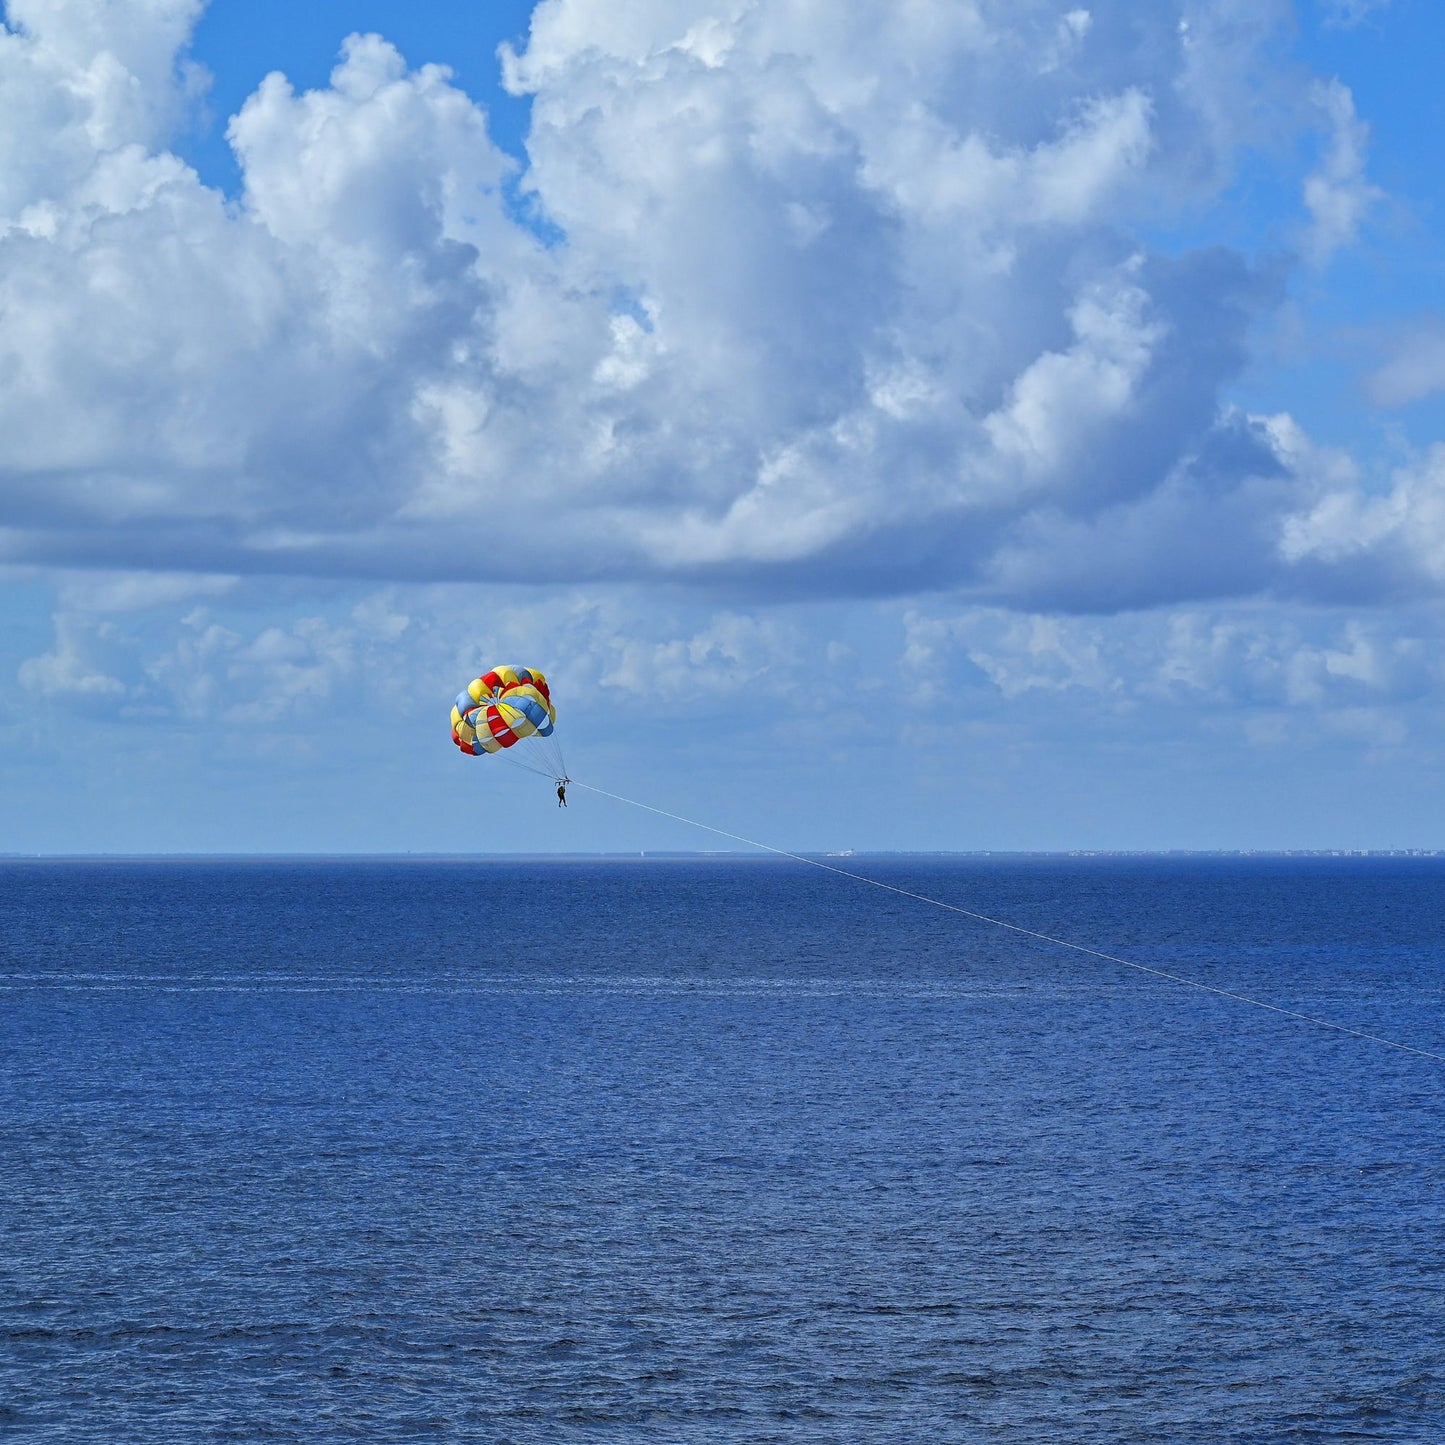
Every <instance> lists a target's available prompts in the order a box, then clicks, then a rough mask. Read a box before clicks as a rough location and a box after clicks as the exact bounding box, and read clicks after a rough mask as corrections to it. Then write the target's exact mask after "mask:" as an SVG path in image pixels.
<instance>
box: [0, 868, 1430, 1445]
mask: <svg viewBox="0 0 1445 1445" xmlns="http://www.w3.org/2000/svg"><path fill="white" fill-rule="evenodd" d="M832 861H834V862H835V863H836V866H838V867H842V868H846V869H849V870H851V871H856V872H858V873H863V874H867V875H869V876H871V877H874V878H876V879H878V880H880V881H883V882H887V883H889V884H891V885H892V886H894V887H897V888H903V889H906V890H909V891H914V892H918V893H923V894H926V895H928V896H930V897H933V898H937V899H939V900H941V901H944V902H948V903H950V904H953V905H955V906H957V907H962V908H967V909H970V910H974V911H978V912H983V913H987V914H990V915H993V916H994V917H997V918H1001V919H1006V920H1008V921H1010V922H1012V923H1015V924H1017V925H1019V926H1021V927H1025V928H1030V929H1035V930H1038V931H1040V932H1044V933H1050V934H1056V935H1058V936H1061V937H1063V938H1067V939H1070V940H1073V941H1075V942H1077V943H1079V944H1082V945H1084V946H1086V947H1090V948H1096V949H1099V950H1102V951H1104V952H1108V953H1111V954H1117V955H1119V956H1120V957H1122V958H1125V959H1129V960H1133V961H1137V962H1138V963H1141V964H1144V965H1148V966H1150V967H1156V968H1161V969H1166V970H1170V971H1173V972H1177V973H1180V974H1185V975H1188V976H1189V977H1191V978H1193V979H1196V980H1198V981H1199V982H1201V983H1206V984H1208V985H1210V986H1212V987H1215V988H1220V989H1225V990H1229V991H1231V992H1237V993H1243V994H1248V995H1250V996H1252V997H1255V998H1258V999H1260V1000H1264V1001H1267V1002H1269V1003H1271V1004H1274V1005H1277V1006H1279V1007H1281V1008H1287V1009H1292V1010H1296V1011H1299V1012H1303V1013H1308V1014H1312V1015H1317V1016H1319V1017H1321V1018H1324V1019H1327V1020H1330V1021H1333V1022H1337V1023H1339V1024H1342V1025H1345V1026H1347V1027H1350V1028H1354V1029H1359V1030H1363V1031H1365V1032H1368V1033H1373V1034H1378V1035H1381V1036H1382V1037H1385V1038H1388V1039H1393V1040H1397V1041H1399V1042H1401V1043H1405V1044H1409V1045H1412V1046H1414V1047H1416V1048H1418V1049H1423V1050H1427V1051H1432V1052H1435V1053H1440V1054H1445V859H1433V858H1420V859H1372V858H1356V859H1348V858H1274V859H1270V858H1172V857H1171V858H1137V857H1135V858H971V857H964V858H909V857H854V858H848V859H844V860H832ZM1442 1095H1445V1063H1441V1062H1439V1061H1437V1060H1433V1059H1430V1058H1426V1057H1422V1056H1420V1055H1415V1054H1409V1053H1406V1052H1403V1051H1401V1050H1398V1049H1394V1048H1390V1047H1388V1046H1386V1045H1384V1044H1381V1043H1377V1042H1372V1041H1370V1040H1368V1039H1362V1038H1359V1037H1356V1036H1353V1035H1349V1034H1344V1033H1340V1032H1337V1031H1332V1030H1330V1029H1327V1028H1324V1027H1321V1026H1319V1025H1315V1024H1309V1023H1305V1022H1301V1021H1299V1020H1296V1019H1293V1018H1290V1017H1287V1016H1284V1015H1281V1014H1278V1013H1273V1012H1269V1011H1267V1010H1264V1009H1260V1008H1257V1007H1253V1006H1251V1005H1249V1004H1247V1003H1242V1002H1239V1001H1236V1000H1232V999H1229V998H1224V997H1221V996H1220V995H1218V994H1213V993H1208V992H1204V991H1202V990H1199V989H1194V988H1189V987H1185V986H1182V985H1180V984H1178V983H1174V982H1170V981H1168V980H1166V979H1162V978H1159V977H1157V976H1154V975H1151V974H1146V973H1142V972H1139V971H1137V970H1132V969H1129V968H1126V967H1122V966H1120V965H1118V964H1116V963H1112V962H1110V961H1108V960H1104V959H1100V958H1097V957H1093V956H1089V955H1085V954H1080V953H1077V952H1071V951H1069V950H1066V949H1061V948H1058V947H1056V946H1053V945H1048V944H1045V943H1042V942H1039V941H1037V940H1034V939H1030V938H1028V937H1025V936H1022V935H1020V934H1015V933H1010V932H1008V931H1006V930H1003V929H1000V928H997V927H992V926H989V925H986V924H981V923H978V922H976V921H974V920H971V919H969V918H966V917H963V916H960V915H957V914H952V913H949V912H946V911H944V910H941V909H938V908H935V907H931V906H929V905H927V904H922V903H919V902H916V901H914V900H911V899H909V898H906V897H903V896H900V895H899V894H896V893H890V892H885V891H882V890H879V889H876V888H870V887H868V886H866V885H863V884H860V883H856V882H853V881H851V880H849V879H846V878H840V877H837V876H836V875H834V874H831V873H828V872H825V871H823V870H820V869H816V868H808V867H806V866H803V865H802V864H799V863H795V862H791V861H788V860H786V859H773V858H767V859H752V858H740V857H727V856H719V857H698V858H671V859H652V858H646V859H643V858H634V859H619V858H611V859H602V858H599V859H542V860H526V859H415V860H408V859H336V860H320V859H317V860H281V859H253V860H238V859H217V860H155V861H145V860H133V861H125V860H114V861H79V860H69V861H67V860H55V861H43V860H37V861H27V860H14V861H8V862H4V863H0V1436H3V1437H5V1438H7V1439H9V1438H13V1439H16V1440H23V1441H32V1440H33V1441H44V1442H56V1445H62V1442H64V1445H69V1442H76V1445H81V1442H85V1445H97V1442H101V1445H129V1442H151V1441H155V1442H166V1445H208V1442H219V1441H239V1442H260V1441H287V1442H290V1441H297V1442H313V1441H314V1442H340V1441H368V1442H402V1441H468V1442H471V1441H476V1442H486V1445H572V1442H577V1445H582V1442H588V1445H591V1442H624V1445H632V1442H639V1445H640V1442H659V1445H704V1442H706V1445H742V1442H749V1445H751V1442H758V1445H761V1442H779V1445H783V1442H786V1445H823V1442H828V1445H883V1442H900V1445H903V1442H907V1445H915V1442H916V1445H939V1442H949V1445H951V1442H967V1445H973V1442H1010V1445H1013V1442H1039V1445H1085V1442H1088V1445H1122V1442H1141V1445H1142V1442H1149V1445H1160V1442H1176V1441H1177V1442H1190V1445H1223V1442H1248V1445H1263V1442H1321V1445H1323V1442H1344V1441H1352V1442H1359V1441H1369V1442H1407V1441H1408V1442H1421V1445H1439V1442H1440V1441H1442V1440H1445V1270H1442V1263H1445V1131H1442Z"/></svg>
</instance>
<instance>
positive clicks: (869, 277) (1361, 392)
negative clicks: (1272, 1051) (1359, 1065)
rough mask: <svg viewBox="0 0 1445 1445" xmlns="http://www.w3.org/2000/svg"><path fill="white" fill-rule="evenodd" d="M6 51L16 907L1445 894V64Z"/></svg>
mask: <svg viewBox="0 0 1445 1445" xmlns="http://www.w3.org/2000/svg"><path fill="white" fill-rule="evenodd" d="M5 17H6V27H7V28H6V30H5V32H4V33H0V91H3V93H4V95H5V97H6V104H5V107H4V110H3V115H0V377H3V378H4V385H3V386H0V619H3V626H0V790H3V796H4V797H5V800H6V808H5V810H4V814H3V819H4V821H3V825H0V852H22V853H24V852H58V853H72V852H175V851H252V850H260V851H272V852H305V851H352V850H358V851H444V852H445V851H471V850H480V851H488V852H507V851H553V850H555V851H592V850H598V851H627V850H635V849H639V848H657V849H663V848H699V847H709V846H715V845H716V846H725V845H724V844H722V843H721V842H717V843H716V844H715V842H714V840H712V839H710V838H709V837H708V835H706V834H703V833H699V832H697V831H695V830H690V829H687V828H684V827H682V826H680V825H677V824H673V823H669V822H667V821H666V820H664V819H661V818H658V817H657V816H656V815H654V814H650V813H645V812H642V811H640V810H633V809H629V808H627V807H625V806H622V805H619V804H615V803H612V802H610V801H608V800H605V799H602V798H600V797H597V796H595V795H590V794H587V793H585V792H580V791H579V792H574V797H573V807H572V808H570V809H569V810H568V811H567V812H566V813H565V814H561V813H559V810H558V809H556V808H555V806H554V805H553V799H552V797H551V793H550V790H549V789H548V787H547V786H546V784H545V781H544V780H539V779H535V778H533V777H531V776H530V775H528V774H527V773H525V772H521V771H519V770H514V769H511V768H508V767H506V766H505V765H501V764H498V763H497V762H496V761H495V760H493V759H482V760H467V759H463V758H462V757H461V756H460V754H458V753H457V751H456V750H455V749H454V748H452V747H451V745H450V742H449V739H448V736H447V726H446V721H447V715H448V712H449V708H450V703H451V699H452V697H453V696H454V695H455V693H456V692H457V690H458V689H459V688H460V687H461V686H463V685H464V684H465V683H466V682H467V681H468V679H469V678H471V677H472V676H474V675H476V674H477V673H478V672H480V671H482V670H483V669H484V668H486V667H488V666H491V665H494V664H497V663H503V662H510V663H514V664H523V665H530V666H535V667H541V668H544V669H545V670H546V671H547V673H548V675H549V677H550V678H551V679H552V682H553V685H554V691H555V696H556V698H557V701H558V706H559V737H560V738H561V739H562V741H563V744H564V747H565V749H566V754H567V759H568V765H569V767H570V769H571V771H572V772H573V773H574V775H575V776H576V777H578V778H579V779H582V780H584V781H588V782H591V783H594V784H595V785H596V786H597V787H599V788H603V789H606V790H608V791H610V792H616V793H620V794H623V795H626V796H628V797H631V798H636V799H639V800H641V801H644V802H647V803H649V804H652V805H654V806H656V807H660V808H663V809H667V810H670V811H673V812H676V813H680V814H683V815H685V816H687V817H690V818H696V819H700V820H703V821H706V822H709V823H712V824H714V825H715V826H717V827H720V828H724V829H727V830H729V831H731V832H735V833H740V834H743V835H745V836H748V837H754V838H759V839H762V840H764V841H766V842H768V843H771V844H774V845H776V846H780V847H786V848H803V849H837V848H848V847H851V848H856V849H867V848H886V849H894V848H905V849H906V848H918V849H1068V848H1137V849H1147V848H1309V847H1318V848H1330V847H1341V848H1364V847H1376V848H1385V847H1445V834H1442V831H1441V827H1440V824H1439V818H1440V816H1441V807H1440V803H1441V798H1442V788H1445V747H1442V745H1441V737H1442V721H1445V663H1442V661H1441V658H1442V657H1445V648H1442V647H1441V633H1442V621H1445V614H1442V606H1441V604H1442V589H1445V436H1442V429H1445V273H1442V256H1445V252H1442V248H1441V245H1440V242H1439V237H1440V234H1441V221H1442V214H1445V210H1442V184H1445V182H1442V179H1441V176H1440V174H1439V170H1438V165H1437V155H1436V152H1437V142H1436V139H1435V138H1436V137H1438V135H1439V134H1440V133H1441V130H1442V124H1445V101H1442V99H1441V96H1440V94H1439V92H1438V87H1437V86H1436V85H1435V83H1434V77H1433V74H1432V71H1431V64H1432V57H1433V56H1436V55H1438V54H1439V53H1440V50H1441V45H1442V41H1445V16H1442V14H1441V13H1440V12H1439V9H1438V7H1433V6H1429V5H1426V4H1425V3H1423V0H1377V3H1373V4H1370V3H1366V0H1298V3H1289V0H1248V3H1246V0H1150V3H1148V4H1144V3H1142V0H1113V3H1099V4H1093V5H1090V4H1084V3H1074V0H1067V3H1043V0H1010V3H1003V0H976V3H959V0H948V3H943V0H937V3H933V0H920V3H918V4H916V5H911V6H908V7H903V8H900V7H897V6H884V5H878V6H868V5H849V6H846V7H843V6H838V7H830V6H827V5H818V4H816V3H811V0H771V3H769V4H767V5H762V4H758V3H748V0H728V3H721V0H630V3H628V4H627V5H624V6H618V5H617V4H615V3H603V0H545V3H543V4H541V5H539V6H538V7H536V9H535V11H534V10H533V9H532V7H530V6H528V5H526V4H521V3H498V4H488V5H466V6H463V5H458V4H455V3H451V4H443V3H430V4H426V3H418V4H414V5H410V6H407V7H404V8H403V7H398V6H392V5H383V4H361V3H348V0H325V3H316V4H313V5H309V6H306V7H302V8H301V9H300V10H299V11H298V10H297V9H296V7H290V6H282V5H280V4H279V3H272V0H264V3H248V4H246V5H242V4H240V3H239V0H213V3H211V4H209V5H206V4H204V3H202V0H86V3H82V0H10V3H9V4H8V5H7V6H6V7H5ZM439 67H440V68H439Z"/></svg>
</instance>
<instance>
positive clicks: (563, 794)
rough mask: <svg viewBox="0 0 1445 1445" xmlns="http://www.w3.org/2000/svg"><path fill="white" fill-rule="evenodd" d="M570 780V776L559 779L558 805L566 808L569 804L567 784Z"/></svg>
mask: <svg viewBox="0 0 1445 1445" xmlns="http://www.w3.org/2000/svg"><path fill="white" fill-rule="evenodd" d="M570 781H571V779H570V778H558V779H557V806H558V807H559V808H565V807H566V806H567V784H568V783H569V782H570Z"/></svg>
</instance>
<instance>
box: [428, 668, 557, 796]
mask: <svg viewBox="0 0 1445 1445" xmlns="http://www.w3.org/2000/svg"><path fill="white" fill-rule="evenodd" d="M556 721H557V709H556V708H555V707H554V706H553V704H552V694H551V690H550V689H549V688H548V686H547V679H546V677H545V675H544V674H543V673H542V672H540V671H539V670H538V669H537V668H535V667H494V668H493V669H492V670H491V671H490V672H484V673H483V674H482V675H481V676H480V677H477V678H473V679H472V681H471V682H469V683H468V684H467V686H466V688H465V690H464V691H462V692H459V693H458V694H457V700H456V702H455V703H453V704H452V741H453V742H454V743H455V744H456V745H457V746H458V747H459V748H460V749H461V750H462V751H463V752H464V753H472V754H474V755H475V756H477V757H480V756H481V755H482V754H483V753H505V752H506V751H507V750H508V749H511V748H515V747H517V745H518V744H521V745H522V746H521V748H520V749H519V751H518V752H517V753H516V754H512V755H510V760H511V761H514V762H517V763H519V764H521V765H522V766H523V767H527V766H529V765H530V768H531V771H533V772H538V773H545V774H546V775H547V776H549V777H551V776H555V777H565V776H566V768H565V767H564V766H563V765H562V761H561V752H560V750H559V749H557V748H556V744H555V742H554V743H553V744H551V745H550V746H547V747H542V746H540V745H539V740H540V739H543V738H551V737H552V729H553V727H554V725H555V724H556Z"/></svg>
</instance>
